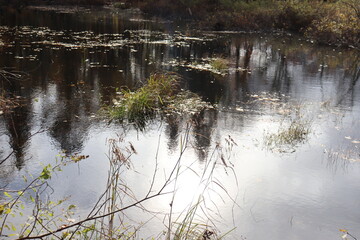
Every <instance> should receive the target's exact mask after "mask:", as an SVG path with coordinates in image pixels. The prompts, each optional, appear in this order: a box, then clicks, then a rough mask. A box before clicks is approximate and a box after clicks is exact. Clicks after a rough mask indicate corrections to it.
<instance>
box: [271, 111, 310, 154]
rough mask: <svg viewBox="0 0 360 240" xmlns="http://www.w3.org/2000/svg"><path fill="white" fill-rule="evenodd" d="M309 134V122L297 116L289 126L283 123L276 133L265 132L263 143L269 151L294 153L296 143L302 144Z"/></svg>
mask: <svg viewBox="0 0 360 240" xmlns="http://www.w3.org/2000/svg"><path fill="white" fill-rule="evenodd" d="M310 132H311V122H310V121H309V120H305V119H304V118H303V117H302V116H300V115H298V114H297V115H296V117H295V118H293V119H291V121H290V123H289V124H286V122H285V121H283V122H282V123H281V126H280V128H279V129H278V131H277V132H274V133H269V132H265V136H264V143H265V146H266V147H267V148H268V149H270V150H274V149H278V150H280V151H281V152H286V151H287V150H290V151H294V150H295V149H294V147H295V146H296V145H297V144H298V143H301V142H304V141H305V140H306V139H307V137H308V135H309V133H310Z"/></svg>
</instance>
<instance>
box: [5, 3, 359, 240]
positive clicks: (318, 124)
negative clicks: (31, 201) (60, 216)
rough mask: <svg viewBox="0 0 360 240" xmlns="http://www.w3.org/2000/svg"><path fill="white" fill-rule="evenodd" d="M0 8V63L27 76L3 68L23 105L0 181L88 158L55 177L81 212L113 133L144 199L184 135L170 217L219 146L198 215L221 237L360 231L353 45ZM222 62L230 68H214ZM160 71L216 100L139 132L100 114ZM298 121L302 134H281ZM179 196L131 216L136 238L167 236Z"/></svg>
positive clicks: (129, 180)
mask: <svg viewBox="0 0 360 240" xmlns="http://www.w3.org/2000/svg"><path fill="white" fill-rule="evenodd" d="M0 13H1V15H0V68H1V69H3V70H7V71H11V72H19V73H21V74H22V75H23V77H22V78H21V79H5V78H1V90H2V92H4V93H2V94H5V95H6V96H11V97H17V98H18V99H20V101H21V106H19V107H17V108H15V109H14V110H13V111H12V112H1V115H0V160H1V166H0V168H1V173H0V188H2V189H4V188H6V189H21V188H22V187H23V186H25V183H24V181H23V178H22V176H23V175H26V176H29V174H33V175H37V174H39V173H40V172H41V170H42V168H43V166H44V165H46V164H49V163H51V164H55V159H56V156H57V155H58V154H59V153H61V152H63V151H65V152H66V153H67V154H68V155H72V154H83V155H89V158H87V159H84V160H83V161H81V162H80V163H77V164H73V165H70V166H66V167H65V168H64V169H63V171H62V172H59V173H57V174H55V175H54V176H53V177H52V179H51V182H50V183H51V186H52V188H53V189H54V191H53V192H52V193H51V198H53V199H61V198H64V196H67V197H69V199H68V200H67V201H68V202H69V204H75V205H77V210H76V214H75V218H79V217H81V216H84V215H86V213H87V212H88V211H89V210H90V209H91V208H92V206H93V205H94V203H95V202H96V201H97V199H98V198H99V196H100V195H101V193H102V192H103V191H104V189H105V187H106V182H107V174H108V170H109V161H108V151H109V150H108V149H109V143H108V140H109V139H112V138H118V136H122V138H123V139H124V143H129V142H131V144H132V145H133V146H134V148H135V149H136V152H137V154H134V155H132V157H131V159H130V160H131V167H130V168H129V169H128V170H124V172H123V173H122V174H123V179H124V181H126V184H127V185H128V186H129V188H130V189H132V192H133V194H134V195H135V196H137V198H142V197H143V196H144V195H146V193H147V191H148V189H149V187H150V186H151V181H152V179H153V178H152V176H153V174H154V171H155V169H157V171H155V172H156V174H157V175H156V183H155V184H154V186H155V187H160V186H161V185H162V183H163V182H164V180H165V179H166V177H167V176H169V174H170V172H171V169H172V168H173V166H174V165H175V163H176V161H177V159H178V156H179V154H180V153H179V151H180V148H181V145H182V144H181V143H182V142H183V140H184V138H185V137H186V136H187V135H186V134H187V133H188V147H187V149H186V151H185V153H184V155H183V158H182V159H183V160H182V163H181V164H182V166H183V168H182V169H190V171H185V170H184V171H183V173H182V174H181V175H180V177H179V182H178V183H177V186H176V195H175V198H174V201H173V211H174V212H175V213H174V215H178V214H179V213H180V212H181V211H182V210H184V209H186V207H187V206H189V204H191V202H192V203H194V199H196V193H197V191H198V188H199V186H198V184H194V183H197V182H198V181H199V175H200V176H201V172H202V171H203V170H204V169H206V168H207V166H208V165H207V164H208V162H209V161H211V160H212V161H213V160H214V158H216V157H215V155H216V156H221V157H218V159H217V164H216V166H215V168H214V172H213V175H212V179H213V183H212V184H210V185H209V187H208V188H207V189H206V191H205V192H204V193H203V197H204V201H205V202H206V203H207V205H206V206H207V207H206V208H207V211H206V212H207V213H206V214H204V213H203V211H199V213H198V214H199V216H203V217H204V215H205V216H206V220H203V222H205V223H206V224H209V225H214V226H216V229H217V231H218V233H219V234H224V233H226V232H228V231H230V233H229V234H228V235H226V239H341V235H342V233H341V232H340V231H339V229H346V230H348V231H349V232H350V233H351V234H352V235H354V236H357V237H360V202H359V199H360V131H359V130H360V86H359V83H358V80H359V77H360V61H359V60H360V55H359V52H357V51H355V50H351V49H350V50H349V49H337V48H335V49H334V48H332V47H324V46H318V45H316V44H314V43H312V42H311V41H307V40H305V39H301V38H299V37H297V36H292V35H290V34H271V35H270V34H268V35H266V34H256V33H252V34H249V33H239V32H201V31H197V30H194V29H191V27H189V26H191V25H189V26H187V23H181V24H179V23H174V22H169V21H164V20H159V19H152V18H149V17H146V16H143V15H142V14H141V13H139V12H138V11H136V10H122V11H114V10H111V9H106V8H104V9H87V8H79V7H78V8H67V7H55V8H47V7H36V8H35V7H34V8H27V9H23V10H21V11H20V12H19V11H12V10H2V11H1V12H0ZM216 58H221V59H225V61H226V62H227V63H228V65H229V68H228V69H227V70H226V71H223V72H222V73H219V72H216V71H214V70H213V69H211V65H210V64H209V63H211V61H213V60H214V59H216ZM158 71H170V72H175V73H176V74H178V75H179V76H180V77H181V87H182V88H184V89H186V90H189V91H192V92H195V93H197V94H199V95H200V96H201V97H202V99H203V100H204V101H207V102H209V103H210V104H212V105H213V106H214V109H209V110H206V111H204V112H202V113H201V114H197V115H186V114H185V115H180V116H169V117H168V118H165V119H154V120H152V121H150V122H149V123H148V125H147V126H146V128H145V129H144V130H143V131H139V130H137V129H136V128H134V127H133V126H132V125H123V124H120V123H116V122H110V121H109V120H108V119H106V118H104V117H103V116H101V114H100V113H99V110H100V109H102V108H104V107H106V106H108V105H111V104H112V100H113V99H114V98H115V97H116V92H117V91H118V90H119V89H120V88H122V87H125V86H126V87H128V88H130V89H136V88H138V87H140V86H141V85H142V84H143V83H144V82H145V80H146V78H147V77H149V76H150V74H151V73H154V72H158ZM190 122H191V123H192V124H189V123H190ZM291 123H295V124H299V125H301V126H302V127H303V128H305V129H306V133H305V134H304V135H303V136H302V137H301V139H300V140H299V139H298V140H294V141H292V140H290V142H286V143H283V142H279V141H280V140H279V139H280V138H281V136H283V135H281V132H286V131H285V130H286V129H288V127H289V126H290V125H291ZM188 126H190V129H189V131H187V130H188ZM272 137H273V138H272ZM270 139H275V142H274V141H273V142H271V140H270ZM276 139H277V140H276ZM214 149H217V150H214ZM214 151H215V152H214ZM219 151H221V152H219ZM5 159H6V160H5ZM186 167H188V168H186ZM200 185H201V184H200ZM170 190H173V189H170ZM171 198H172V196H163V197H159V198H155V199H152V200H151V201H148V202H146V203H144V206H145V207H146V208H147V209H148V210H151V211H152V212H151V213H148V212H143V211H140V210H133V211H129V212H128V213H127V217H126V221H128V222H129V224H134V223H137V224H138V225H139V224H142V228H141V230H139V233H138V237H139V238H140V237H143V238H150V237H159V238H160V239H161V238H164V237H163V236H161V234H162V231H164V230H165V231H166V229H167V226H168V222H169V220H168V213H169V212H170V206H169V204H170V202H171ZM2 201H4V199H3V200H2ZM149 219H150V220H149ZM172 221H176V219H173V220H172ZM178 221H179V220H178Z"/></svg>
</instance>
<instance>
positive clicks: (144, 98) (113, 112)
mask: <svg viewBox="0 0 360 240" xmlns="http://www.w3.org/2000/svg"><path fill="white" fill-rule="evenodd" d="M178 89H179V88H178V81H177V79H176V77H175V76H174V75H170V74H153V75H151V76H150V78H149V79H148V81H147V83H146V84H145V85H144V86H142V87H141V88H139V89H138V90H136V91H130V90H128V89H123V90H122V91H121V92H120V96H119V100H114V107H113V108H112V109H110V116H111V117H112V118H114V119H118V120H121V121H122V120H125V119H127V120H128V121H129V122H135V121H138V122H139V121H145V120H146V119H147V118H149V117H151V116H152V115H153V114H154V113H155V112H156V111H157V110H159V109H161V108H163V107H165V106H166V105H168V104H169V102H170V101H171V99H173V98H174V96H175V94H176V93H177V92H178Z"/></svg>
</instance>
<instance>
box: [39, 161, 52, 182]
mask: <svg viewBox="0 0 360 240" xmlns="http://www.w3.org/2000/svg"><path fill="white" fill-rule="evenodd" d="M39 178H40V179H44V180H47V179H49V178H51V165H50V164H48V165H47V166H45V167H44V168H43V170H42V172H41V174H40V176H39Z"/></svg>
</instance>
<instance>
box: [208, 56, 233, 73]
mask: <svg viewBox="0 0 360 240" xmlns="http://www.w3.org/2000/svg"><path fill="white" fill-rule="evenodd" d="M210 65H211V67H212V68H213V69H215V70H216V71H218V72H224V71H226V70H227V69H228V68H229V66H228V65H229V63H228V61H227V60H226V59H223V58H215V59H213V60H212V61H211V62H210Z"/></svg>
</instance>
